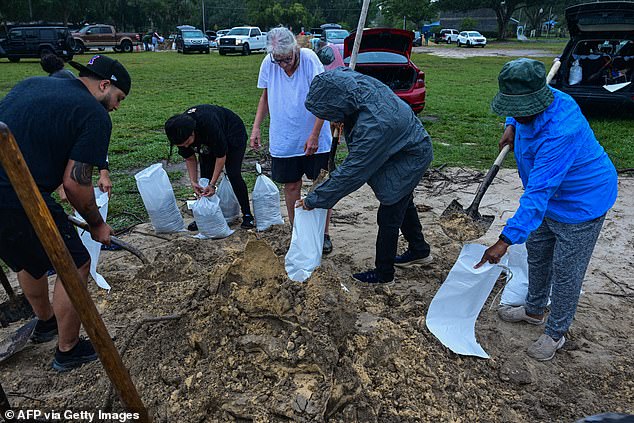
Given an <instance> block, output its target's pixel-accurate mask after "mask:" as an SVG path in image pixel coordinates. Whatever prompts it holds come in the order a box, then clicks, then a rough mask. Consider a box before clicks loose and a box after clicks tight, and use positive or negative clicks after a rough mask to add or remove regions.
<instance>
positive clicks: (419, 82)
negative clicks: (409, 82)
mask: <svg viewBox="0 0 634 423" xmlns="http://www.w3.org/2000/svg"><path fill="white" fill-rule="evenodd" d="M424 86H425V73H424V72H423V71H419V72H418V75H417V76H416V82H415V83H414V88H423V87H424Z"/></svg>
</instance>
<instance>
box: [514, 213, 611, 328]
mask: <svg viewBox="0 0 634 423" xmlns="http://www.w3.org/2000/svg"><path fill="white" fill-rule="evenodd" d="M604 220H605V215H603V216H601V217H598V218H596V219H594V220H590V221H588V222H583V223H577V224H569V223H561V222H557V221H554V220H552V219H548V218H545V219H544V221H543V222H542V224H541V225H540V226H539V228H537V230H535V231H534V232H533V233H531V234H530V236H529V237H528V240H527V241H526V249H527V250H528V294H527V296H526V312H527V313H528V314H542V313H543V312H544V310H545V308H546V305H547V304H548V297H549V295H550V300H551V306H550V316H548V321H547V322H546V329H545V331H544V333H545V334H546V335H548V336H550V337H551V338H553V339H555V340H558V339H560V338H561V337H562V336H563V335H564V334H565V333H566V332H567V331H568V328H570V325H571V324H572V319H573V318H574V317H575V313H576V311H577V303H578V302H579V295H580V293H581V284H582V283H583V278H584V276H585V274H586V270H587V268H588V263H589V262H590V257H592V251H593V250H594V246H595V244H596V242H597V238H598V237H599V233H600V232H601V227H602V226H603V221H604Z"/></svg>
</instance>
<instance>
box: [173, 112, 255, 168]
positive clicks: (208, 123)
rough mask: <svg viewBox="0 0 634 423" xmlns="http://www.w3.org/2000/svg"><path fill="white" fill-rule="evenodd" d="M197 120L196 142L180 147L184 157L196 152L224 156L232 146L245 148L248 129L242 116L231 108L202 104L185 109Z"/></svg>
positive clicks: (179, 150)
mask: <svg viewBox="0 0 634 423" xmlns="http://www.w3.org/2000/svg"><path fill="white" fill-rule="evenodd" d="M185 113H187V114H189V115H190V116H191V117H193V118H194V120H195V121H196V129H195V130H194V133H195V134H196V137H195V140H194V143H193V144H192V145H191V146H189V147H185V148H184V147H178V154H180V155H181V156H182V157H184V158H188V157H191V155H192V154H194V153H199V154H208V155H211V156H213V157H224V156H225V155H226V154H227V150H228V149H230V148H232V147H233V148H243V147H244V144H245V142H246V139H247V130H246V129H245V127H244V123H243V122H242V119H240V116H238V115H236V114H235V113H233V112H232V111H231V110H229V109H225V108H224V107H220V106H212V105H211V104H201V105H200V106H194V107H190V108H189V109H187V110H186V111H185Z"/></svg>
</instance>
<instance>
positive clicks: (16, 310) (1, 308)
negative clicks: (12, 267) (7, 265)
mask: <svg viewBox="0 0 634 423" xmlns="http://www.w3.org/2000/svg"><path fill="white" fill-rule="evenodd" d="M0 283H2V287H3V288H4V290H5V292H6V293H7V296H8V297H9V300H8V301H5V302H3V303H2V304H0V326H2V327H7V326H9V324H10V323H13V322H18V321H20V320H24V319H30V318H31V317H33V316H34V314H33V309H32V308H31V304H29V302H28V301H27V299H26V297H25V296H24V294H20V295H16V293H15V291H14V290H13V287H12V286H11V284H10V283H9V279H8V278H7V275H6V274H5V273H4V270H2V267H0Z"/></svg>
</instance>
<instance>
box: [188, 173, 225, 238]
mask: <svg viewBox="0 0 634 423" xmlns="http://www.w3.org/2000/svg"><path fill="white" fill-rule="evenodd" d="M198 184H199V185H200V186H201V187H203V188H205V187H206V186H207V185H208V184H209V179H204V178H203V179H200V180H199V181H198ZM192 212H193V213H194V219H195V220H196V224H197V225H198V232H199V234H198V235H197V238H202V239H204V238H213V239H218V238H226V237H228V236H229V235H231V234H232V233H233V231H232V230H231V229H230V228H229V225H227V221H226V220H225V217H224V216H223V214H222V210H221V208H220V198H218V196H217V195H212V196H211V197H200V198H199V199H198V200H196V202H195V203H194V205H193V206H192Z"/></svg>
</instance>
